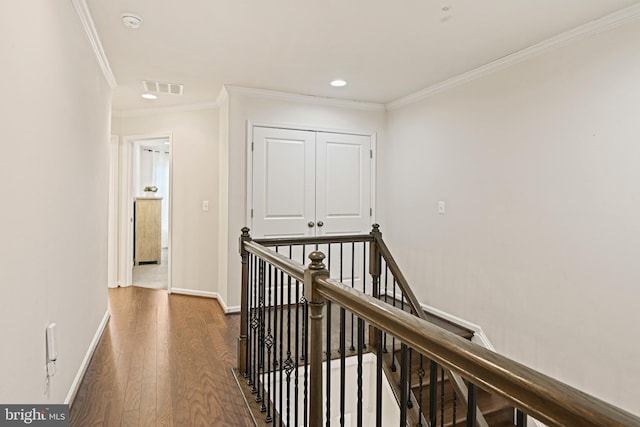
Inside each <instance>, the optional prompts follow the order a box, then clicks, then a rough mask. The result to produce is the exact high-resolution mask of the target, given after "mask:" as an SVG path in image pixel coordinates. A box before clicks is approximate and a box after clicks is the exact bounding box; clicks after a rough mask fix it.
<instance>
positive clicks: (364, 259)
mask: <svg viewBox="0 0 640 427" xmlns="http://www.w3.org/2000/svg"><path fill="white" fill-rule="evenodd" d="M362 293H363V294H365V295H366V294H367V242H362ZM371 294H372V295H373V289H372V290H371Z"/></svg>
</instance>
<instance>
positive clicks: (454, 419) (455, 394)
mask: <svg viewBox="0 0 640 427" xmlns="http://www.w3.org/2000/svg"><path fill="white" fill-rule="evenodd" d="M449 380H450V381H451V378H449ZM451 403H452V404H453V424H451V425H453V426H455V425H456V421H457V420H456V418H457V409H458V408H457V406H458V394H457V393H456V391H455V390H453V400H452V402H451Z"/></svg>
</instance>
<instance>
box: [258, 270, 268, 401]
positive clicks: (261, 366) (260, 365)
mask: <svg viewBox="0 0 640 427" xmlns="http://www.w3.org/2000/svg"><path fill="white" fill-rule="evenodd" d="M264 269H265V262H264V261H263V260H260V302H259V306H260V335H259V336H258V339H259V341H260V342H259V345H260V352H259V354H260V356H259V357H260V359H259V360H258V377H257V378H256V379H257V380H258V381H259V382H260V385H258V395H257V396H256V402H261V403H262V404H261V405H260V412H265V411H266V410H267V407H266V406H265V404H264V370H265V364H264V351H265V348H264V345H265V343H264V332H265V326H264V318H265V312H264V310H265V302H264V296H265V277H264V276H265V271H264ZM261 370H262V381H261V380H260V376H261V372H260V371H261ZM260 391H262V394H261V393H260Z"/></svg>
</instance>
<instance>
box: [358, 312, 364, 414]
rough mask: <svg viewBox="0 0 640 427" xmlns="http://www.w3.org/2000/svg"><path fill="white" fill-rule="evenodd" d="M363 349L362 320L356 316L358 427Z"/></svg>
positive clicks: (360, 412)
mask: <svg viewBox="0 0 640 427" xmlns="http://www.w3.org/2000/svg"><path fill="white" fill-rule="evenodd" d="M363 349H364V320H362V319H360V318H359V317H358V377H357V384H358V392H357V393H358V401H357V413H358V427H362V421H363V419H362V351H363Z"/></svg>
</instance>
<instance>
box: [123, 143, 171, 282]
mask: <svg viewBox="0 0 640 427" xmlns="http://www.w3.org/2000/svg"><path fill="white" fill-rule="evenodd" d="M151 139H168V140H169V147H170V148H169V250H168V253H167V258H168V259H167V264H168V266H167V269H168V277H167V291H168V292H169V293H171V287H172V260H173V257H172V248H173V199H174V194H173V133H171V132H164V133H153V134H143V135H125V136H123V138H122V154H121V156H120V160H121V167H120V180H121V181H120V182H121V189H122V190H123V191H122V196H123V197H121V202H122V205H121V209H120V224H123V226H122V227H121V233H122V234H121V237H123V238H122V239H121V240H120V245H119V249H120V251H119V253H120V257H119V264H120V265H121V269H120V272H121V279H122V280H121V281H120V282H119V285H120V286H131V285H132V284H133V199H134V191H133V160H134V158H133V156H134V152H135V150H134V146H135V144H136V143H137V142H140V141H144V140H151Z"/></svg>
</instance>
